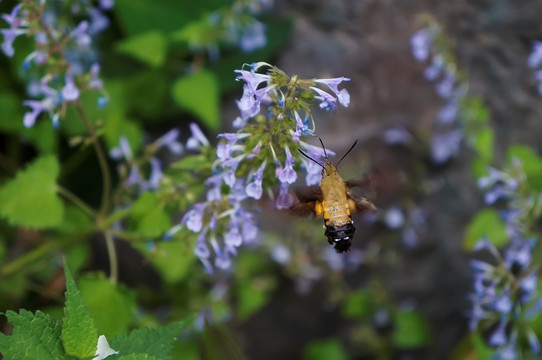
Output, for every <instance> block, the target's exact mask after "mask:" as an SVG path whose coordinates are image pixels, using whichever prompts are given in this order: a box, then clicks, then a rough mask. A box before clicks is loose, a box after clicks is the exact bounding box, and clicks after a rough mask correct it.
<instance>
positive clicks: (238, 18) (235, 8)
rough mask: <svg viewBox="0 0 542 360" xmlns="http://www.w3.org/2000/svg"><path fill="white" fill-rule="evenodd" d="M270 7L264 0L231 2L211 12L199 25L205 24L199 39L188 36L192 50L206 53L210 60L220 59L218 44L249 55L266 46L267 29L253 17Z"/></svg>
mask: <svg viewBox="0 0 542 360" xmlns="http://www.w3.org/2000/svg"><path fill="white" fill-rule="evenodd" d="M269 7H270V4H269V1H267V0H234V1H232V2H230V3H229V5H228V6H222V7H220V9H219V10H216V11H214V12H212V13H211V14H210V15H209V16H208V17H207V18H206V19H202V21H201V23H207V24H205V26H203V27H202V28H201V29H200V31H201V32H202V33H201V35H200V36H187V37H186V39H187V40H188V43H189V46H190V48H191V49H192V50H193V51H202V50H204V51H207V53H208V54H209V57H210V58H211V59H218V58H219V57H220V50H219V45H220V44H228V45H230V46H235V47H239V48H240V49H241V51H243V52H252V51H254V50H258V49H260V48H262V47H264V46H265V45H266V44H267V36H266V26H265V24H264V23H262V22H261V21H259V20H257V18H256V16H258V15H259V14H261V13H262V12H263V11H264V10H266V9H268V8H269Z"/></svg>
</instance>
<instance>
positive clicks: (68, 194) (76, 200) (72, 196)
mask: <svg viewBox="0 0 542 360" xmlns="http://www.w3.org/2000/svg"><path fill="white" fill-rule="evenodd" d="M56 189H57V191H58V193H59V194H60V195H62V196H64V197H65V198H66V199H68V200H70V201H71V202H72V203H74V204H75V205H77V206H79V207H80V208H81V210H83V211H84V212H85V213H86V214H87V215H89V216H90V217H91V218H93V219H94V218H96V216H97V215H98V214H97V213H96V211H95V210H94V209H93V208H91V207H90V206H89V205H88V204H87V203H85V202H84V201H83V200H81V198H79V197H78V196H77V195H75V194H74V193H72V192H71V191H69V190H68V189H66V188H64V187H62V186H57V188H56Z"/></svg>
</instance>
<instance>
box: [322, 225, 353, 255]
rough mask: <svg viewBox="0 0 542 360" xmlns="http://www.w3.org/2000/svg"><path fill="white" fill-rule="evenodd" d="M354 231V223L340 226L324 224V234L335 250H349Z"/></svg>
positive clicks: (340, 251)
mask: <svg viewBox="0 0 542 360" xmlns="http://www.w3.org/2000/svg"><path fill="white" fill-rule="evenodd" d="M355 232H356V228H355V227H354V224H352V223H348V224H345V225H341V226H334V225H329V226H326V232H325V235H326V236H327V241H328V242H329V244H330V245H333V248H334V249H335V251H336V252H338V253H343V252H346V251H348V250H350V246H351V245H352V239H353V237H354V233H355Z"/></svg>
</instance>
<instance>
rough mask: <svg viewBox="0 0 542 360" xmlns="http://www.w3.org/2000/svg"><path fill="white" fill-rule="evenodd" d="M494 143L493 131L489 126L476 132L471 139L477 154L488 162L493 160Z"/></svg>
mask: <svg viewBox="0 0 542 360" xmlns="http://www.w3.org/2000/svg"><path fill="white" fill-rule="evenodd" d="M494 143H495V133H494V132H493V129H492V128H490V127H489V126H486V127H484V128H483V129H481V130H480V131H478V132H476V134H475V135H474V137H473V140H472V145H473V147H474V149H475V150H476V152H477V153H478V156H479V157H480V158H481V159H482V160H484V161H485V162H487V163H488V164H489V163H490V162H491V161H492V160H493V153H494V149H493V145H494Z"/></svg>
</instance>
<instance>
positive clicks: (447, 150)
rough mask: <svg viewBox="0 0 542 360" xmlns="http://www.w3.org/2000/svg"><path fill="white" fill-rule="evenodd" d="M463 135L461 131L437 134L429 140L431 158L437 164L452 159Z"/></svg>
mask: <svg viewBox="0 0 542 360" xmlns="http://www.w3.org/2000/svg"><path fill="white" fill-rule="evenodd" d="M462 138H463V134H462V133H461V130H454V131H450V132H448V133H445V134H439V135H436V136H434V137H433V138H432V139H431V158H432V159H433V161H434V162H435V163H437V164H443V163H445V162H446V161H448V160H449V159H451V158H452V157H454V156H455V155H456V154H457V153H458V151H459V146H460V145H461V140H462Z"/></svg>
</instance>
